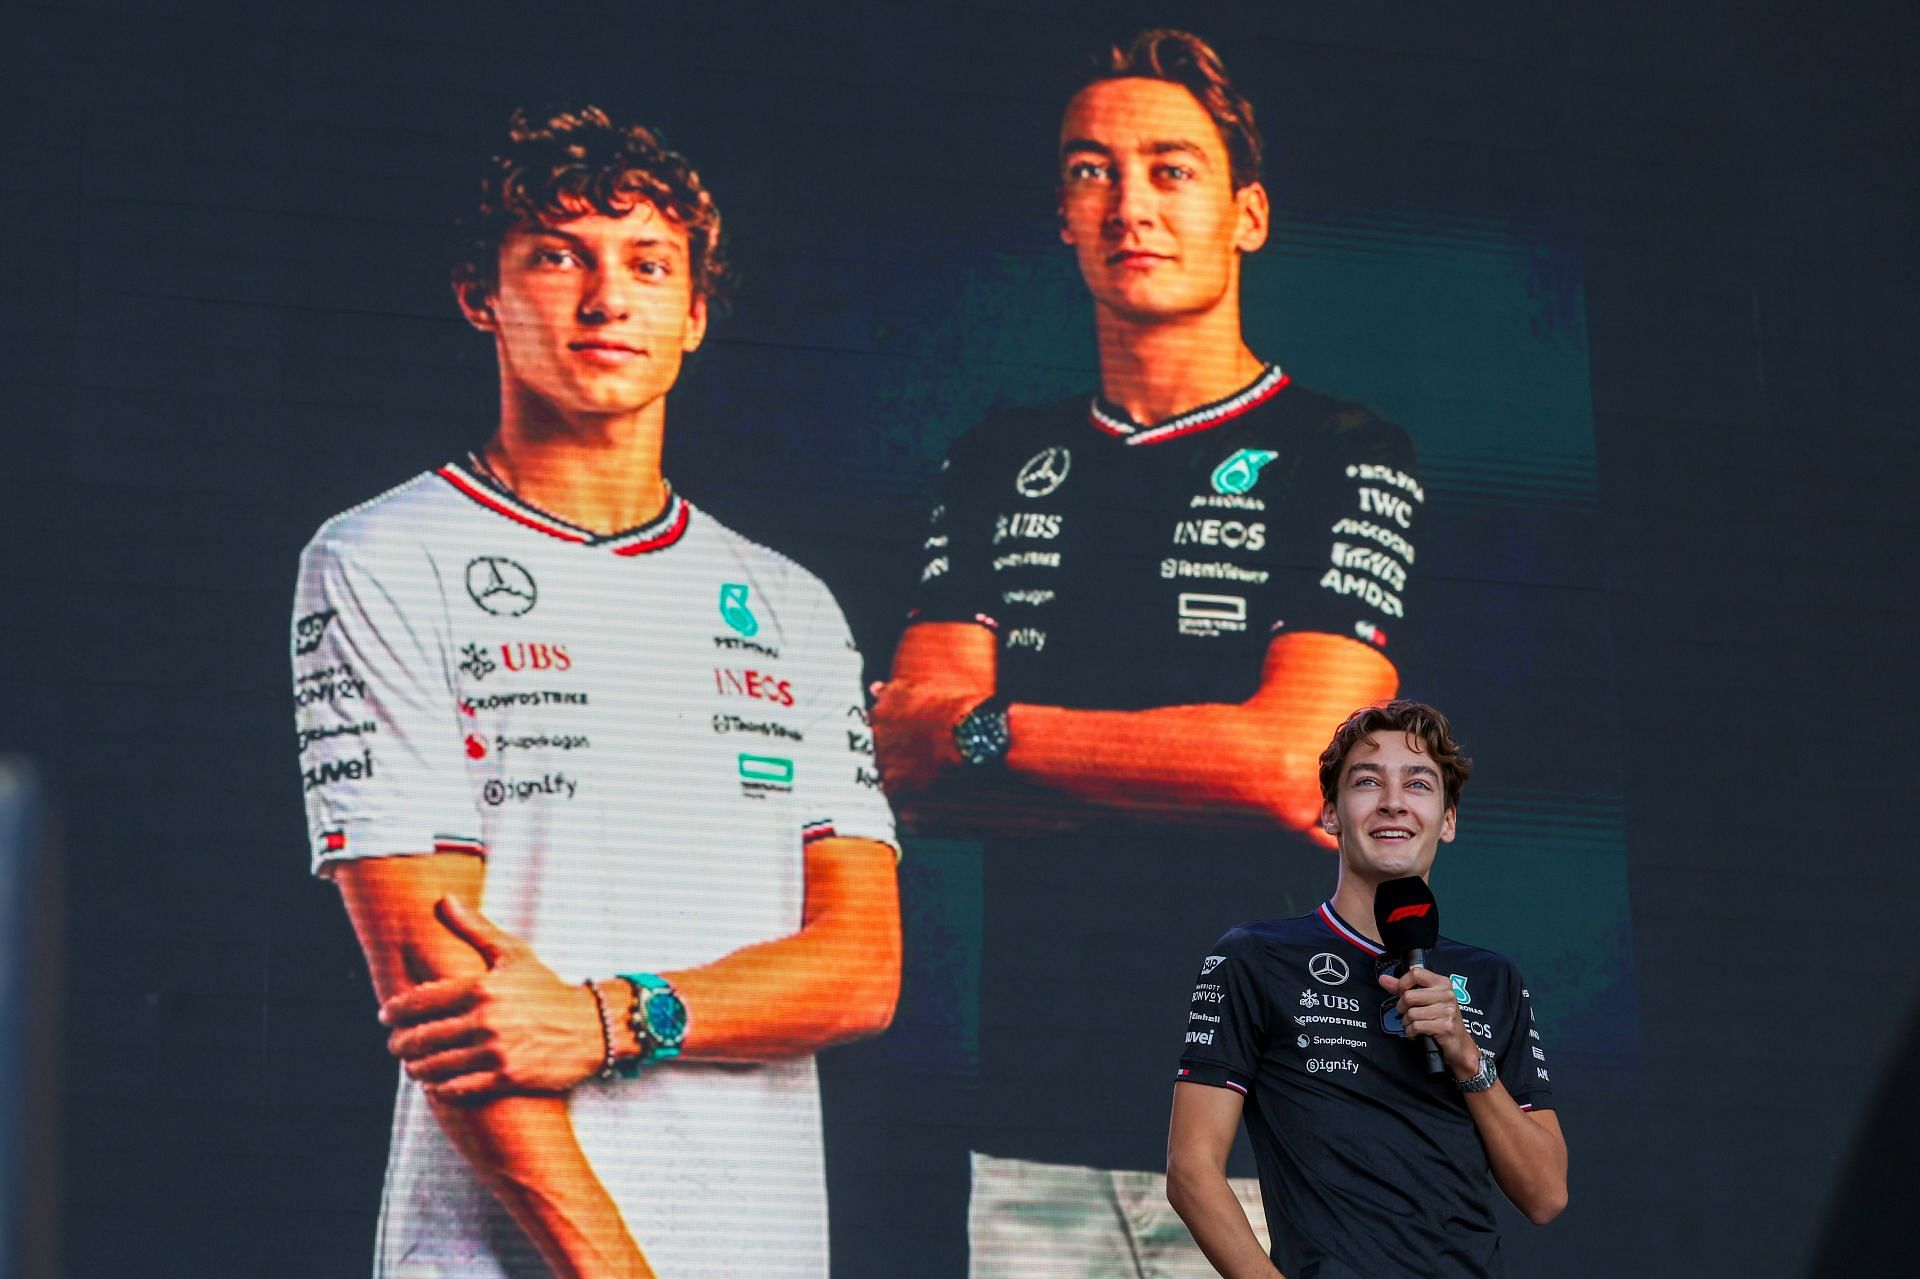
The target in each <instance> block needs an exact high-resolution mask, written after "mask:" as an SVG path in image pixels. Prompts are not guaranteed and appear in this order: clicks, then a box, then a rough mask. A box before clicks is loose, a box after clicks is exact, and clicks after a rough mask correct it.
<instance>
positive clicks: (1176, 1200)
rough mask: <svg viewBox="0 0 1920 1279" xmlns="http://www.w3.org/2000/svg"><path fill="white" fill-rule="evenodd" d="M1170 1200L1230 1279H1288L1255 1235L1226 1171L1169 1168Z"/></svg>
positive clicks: (1190, 1166)
mask: <svg viewBox="0 0 1920 1279" xmlns="http://www.w3.org/2000/svg"><path fill="white" fill-rule="evenodd" d="M1167 1201H1168V1202H1169V1203H1171V1204H1172V1205H1173V1210H1174V1211H1175V1212H1177V1213H1179V1214H1180V1220H1182V1221H1184V1222H1186V1223H1187V1229H1188V1230H1191V1231H1192V1232H1193V1238H1194V1242H1195V1243H1198V1244H1199V1245H1200V1251H1201V1252H1203V1253H1205V1254H1206V1257H1207V1260H1208V1261H1209V1262H1211V1263H1212V1265H1213V1268H1214V1269H1215V1270H1217V1271H1219V1272H1220V1273H1221V1274H1222V1275H1224V1276H1225V1277H1226V1279H1283V1277H1282V1276H1281V1275H1280V1271H1279V1269H1278V1268H1276V1267H1275V1266H1274V1264H1273V1261H1272V1260H1271V1259H1270V1258H1269V1257H1268V1256H1267V1252H1266V1249H1264V1248H1262V1247H1261V1246H1260V1240H1259V1238H1258V1236H1256V1235H1255V1234H1254V1233H1253V1226H1252V1225H1251V1224H1250V1223H1249V1222H1248V1221H1247V1214H1246V1210H1245V1209H1243V1208H1242V1207H1241V1206H1240V1200H1239V1198H1238V1197H1237V1196H1236V1195H1235V1194H1234V1193H1233V1187H1232V1186H1231V1185H1229V1184H1228V1183H1227V1175H1226V1172H1225V1170H1224V1169H1220V1168H1214V1167H1211V1166H1206V1165H1193V1164H1182V1163H1178V1162H1175V1163H1170V1164H1169V1165H1168V1167H1167Z"/></svg>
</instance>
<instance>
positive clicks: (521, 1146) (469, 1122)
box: [335, 855, 653, 1279]
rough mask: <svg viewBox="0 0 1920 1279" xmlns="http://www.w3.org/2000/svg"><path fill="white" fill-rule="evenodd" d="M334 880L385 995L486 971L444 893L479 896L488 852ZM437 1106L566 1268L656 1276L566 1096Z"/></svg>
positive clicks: (533, 1235)
mask: <svg viewBox="0 0 1920 1279" xmlns="http://www.w3.org/2000/svg"><path fill="white" fill-rule="evenodd" d="M335 879H336V881H337V883H338V884H339V887H340V892H341V897H342V899H343V900H344V902H345V904H346V907H347V913H348V916H349V917H350V918H351V919H352V921H353V926H354V931H355V933H356V934H357V935H358V937H359V939H360V944H361V948H362V949H363V950H364V951H365V953H366V956H367V962H368V967H369V969H370V970H371V973H372V976H373V983H374V989H375V991H376V993H377V994H378V995H379V996H380V997H381V998H382V999H383V1000H386V999H391V998H392V997H393V996H395V995H398V994H400V993H401V992H402V991H405V990H407V989H409V988H411V987H414V986H416V985H419V984H421V983H423V982H430V981H434V980H438V979H445V978H455V977H467V976H473V975H476V974H478V973H482V972H484V971H485V970H486V963H485V961H484V960H483V959H482V958H481V957H480V955H479V954H478V953H477V952H476V951H475V950H474V949H473V948H472V947H470V946H469V945H467V944H466V943H465V942H463V941H461V940H460V939H459V938H458V937H456V936H455V935H454V934H453V933H452V932H451V931H449V930H448V929H447V927H446V926H445V925H443V924H442V923H441V921H440V919H439V917H438V915H437V913H436V903H437V902H438V901H439V900H440V899H441V897H442V896H451V897H455V898H458V899H459V900H462V901H465V902H469V903H471V902H475V901H477V900H478V899H479V896H480V885H481V866H480V863H479V860H478V859H477V858H472V857H465V856H453V857H449V856H446V855H436V856H432V857H424V856H423V857H417V858H412V857H410V858H387V859H380V860H378V861H368V862H360V863H352V864H349V865H348V866H345V867H343V868H342V869H341V870H340V871H339V872H338V873H337V874H336V876H335ZM429 1103H430V1104H431V1105H432V1107H433V1111H434V1116H435V1118H436V1119H437V1120H438V1121H439V1123H440V1126H441V1129H442V1130H443V1131H444V1132H446V1134H447V1136H448V1138H449V1140H451V1141H452V1142H453V1144H454V1146H455V1148H456V1149H458V1150H459V1151H460V1153H461V1154H462V1155H463V1156H464V1157H465V1158H466V1160H467V1161H468V1163H469V1164H470V1165H471V1166H472V1167H473V1169H474V1172H475V1174H476V1175H477V1176H479V1177H480V1179H481V1180H482V1182H484V1183H485V1184H486V1186H487V1188H488V1189H489V1190H490V1191H491V1192H492V1193H493V1195H494V1196H495V1198H497V1199H498V1200H499V1201H500V1203H501V1206H502V1207H504V1208H506V1210H507V1211H508V1213H510V1214H511V1215H512V1217H513V1219H514V1221H515V1222H517V1223H518V1224H519V1225H520V1228H521V1229H522V1230H524V1231H525V1232H526V1234H527V1237H528V1238H529V1239H530V1240H531V1241H532V1243H533V1244H534V1246H535V1247H536V1248H538V1249H539V1251H540V1255H541V1256H542V1257H544V1258H545V1259H546V1261H547V1264H548V1265H549V1266H550V1267H551V1268H552V1269H553V1270H554V1272H555V1273H556V1274H559V1275H562V1276H569V1277H571V1276H576V1275H577V1276H602V1275H610V1276H618V1277H619V1279H629V1277H630V1276H647V1275H651V1274H652V1273H653V1272H652V1271H651V1270H649V1269H648V1267H647V1263H646V1260H645V1258H644V1257H643V1256H642V1254H641V1252H640V1249H639V1247H638V1246H637V1245H636V1244H635V1243H634V1241H633V1239H632V1238H631V1237H630V1236H629V1235H628V1234H627V1230H626V1225H625V1223H624V1222H623V1221H622V1219H621V1217H620V1212H619V1209H618V1208H617V1207H616V1206H615V1205H614V1203H613V1201H612V1199H611V1198H610V1197H609V1196H608V1195H607V1192H606V1189H605V1187H603V1186H602V1185H601V1184H600V1181H599V1179H598V1178H597V1177H596V1176H595V1175H594V1172H593V1169H592V1167H591V1166H590V1165H589V1164H588V1163H587V1160H586V1156H585V1155H584V1154H583V1153H582V1152H581V1150H580V1144H579V1141H578V1140H577V1139H576V1137H575V1135H574V1131H573V1122H572V1120H571V1118H570V1117H569V1115H568V1113H567V1103H566V1100H565V1098H563V1097H557V1096H544V1097H536V1096H502V1097H498V1098H494V1099H490V1100H486V1101H481V1102H472V1103H447V1102H442V1101H438V1100H434V1099H432V1098H429Z"/></svg>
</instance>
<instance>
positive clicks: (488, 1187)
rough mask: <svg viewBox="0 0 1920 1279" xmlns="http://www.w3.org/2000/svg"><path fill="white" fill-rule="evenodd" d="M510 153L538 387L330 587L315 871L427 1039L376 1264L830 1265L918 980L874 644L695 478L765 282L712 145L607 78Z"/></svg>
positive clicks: (504, 208) (304, 693)
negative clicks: (853, 1105)
mask: <svg viewBox="0 0 1920 1279" xmlns="http://www.w3.org/2000/svg"><path fill="white" fill-rule="evenodd" d="M483 190H484V193H485V194H484V198H483V201H482V204H481V207H480V210H479V215H478V217H477V218H476V220H475V223H474V227H473V230H474V236H473V240H472V243H471V244H470V246H469V251H468V253H467V256H466V257H465V259H464V260H463V261H462V262H461V263H460V264H459V265H458V267H457V269H456V271H455V277H454V291H455V295H456V298H457V301H458V303H459V306H460V310H461V312H462V314H463V315H464V316H465V317H466V319H467V321H468V322H469V323H470V324H472V325H473V327H474V328H475V329H477V330H479V331H480V332H482V333H484V334H486V335H488V337H490V338H491V339H492V343H493V347H494V351H495V354H496V356H497V358H498V362H499V371H500V415H499V420H498V423H497V425H496V427H495V429H494V431H493V433H492V434H491V436H490V437H489V438H488V439H487V440H486V442H485V443H484V444H483V445H482V446H481V447H480V448H479V449H478V450H477V451H475V452H474V453H472V454H471V455H469V456H468V457H467V458H465V459H464V460H462V461H457V462H452V463H449V464H448V465H446V466H443V467H441V468H439V469H438V470H436V471H432V472H429V473H428V474H425V475H422V476H420V477H419V478H417V479H415V480H413V481H411V482H410V483H407V484H405V485H403V486H401V487H400V488H398V489H395V490H394V491H392V492H390V493H388V494H386V495H384V496H382V497H379V498H376V499H374V500H373V501H371V502H368V503H366V504H363V505H361V506H358V507H355V508H354V509H353V510H351V511H349V512H347V513H346V514H344V515H341V516H339V517H337V518H335V519H333V520H331V521H329V522H328V523H327V524H326V525H325V526H324V527H323V528H322V529H321V530H320V532H319V533H318V534H317V535H316V536H315V537H314V539H313V541H312V542H311V543H310V544H309V546H308V547H307V549H306V552H305V554H304V555H303V556H302V559H301V569H300V581H299V586H298V596H297V603H296V618H297V620H296V623H295V628H294V640H293V662H294V689H295V696H294V701H295V707H296V713H297V716H298V720H299V740H300V745H301V751H302V757H303V758H302V765H303V768H304V770H305V771H304V780H305V789H306V806H307V822H308V830H309V835H310V838H311V842H312V856H313V866H314V869H315V871H316V872H317V873H318V874H320V875H323V876H325V877H328V878H330V879H331V880H332V881H333V882H334V883H335V884H336V885H337V886H338V888H339V890H340V893H341V896H342V898H343V899H344V900H345V903H346V907H347V910H348V912H349V914H350V916H351V918H352V921H353V926H354V929H355V931H356V932H357V934H358V936H359V938H360V941H361V944H362V946H363V947H364V949H365V951H366V956H367V961H368V964H369V967H370V969H371V972H372V976H373V982H374V986H375V988H376V989H377V991H378V993H379V994H380V996H381V998H382V999H383V1001H384V1003H383V1005H382V1009H381V1020H382V1022H383V1023H385V1024H386V1025H387V1026H388V1027H389V1028H390V1030H391V1037H390V1040H389V1047H390V1048H391V1050H392V1051H393V1052H394V1054H395V1055H396V1056H398V1057H400V1058H401V1059H402V1061H403V1062H404V1063H405V1077H403V1078H402V1080H401V1081H400V1091H399V1097H398V1100H397V1102H396V1113H395V1117H394V1125H393V1148H392V1153H391V1156H390V1159H389V1163H388V1167H387V1182H386V1192H385V1197H384V1201H383V1204H382V1210H381V1224H380V1236H379V1241H378V1244H377V1247H376V1262H375V1273H376V1274H378V1275H382V1276H395V1277H396V1279H399V1277H401V1276H406V1277H409V1279H411V1277H414V1276H448V1277H450V1276H454V1275H459V1276H461V1277H462V1279H473V1277H486V1279H507V1277H508V1276H511V1277H513V1279H520V1277H522V1276H535V1275H546V1274H549V1273H553V1274H558V1275H562V1276H589V1275H591V1276H620V1277H622V1279H625V1277H628V1276H636V1275H647V1274H651V1273H653V1271H652V1270H651V1269H650V1264H657V1265H658V1266H659V1267H660V1272H661V1273H663V1274H670V1275H675V1276H695V1275H702V1276H712V1277H714V1279H720V1277H723V1276H724V1277H728V1279H731V1277H732V1276H739V1275H771V1274H779V1275H802V1276H814V1277H815V1279H824V1276H825V1275H826V1273H827V1217H826V1190H825V1182H824V1173H823V1158H822V1150H821V1126H820V1103H819V1090H818V1085H817V1082H816V1075H815V1069H814V1053H815V1051H816V1050H818V1049H819V1048H821V1047H823V1046H825V1045H828V1044H832V1043H836V1042H840V1041H843V1040H847V1039H852V1038H856V1037H859V1036H861V1035H868V1034H873V1033H876V1032H877V1031H879V1030H881V1029H883V1028H884V1027H885V1026H886V1025H887V1024H888V1021H889V1020H890V1018H891V1016H892V1010H893V1006H894V1002H895V999H896V997H897V994H898V990H899V972H900V939H899V905H898V895H897V890H896V887H895V878H894V862H895V854H894V849H893V847H892V846H891V841H892V839H893V827H892V818H891V814H890V813H889V811H888V808H887V805H886V802H885V800H884V799H882V798H881V796H880V795H879V793H878V792H877V791H876V790H875V789H874V788H873V787H872V785H871V784H870V783H865V782H863V781H862V780H861V779H862V778H863V777H866V776H867V775H868V774H869V771H870V770H869V769H868V768H867V767H865V766H866V765H868V764H869V763H870V760H869V758H868V756H866V755H865V754H862V753H860V752H859V751H858V750H857V749H856V742H857V741H858V737H859V735H857V734H854V733H850V732H848V731H847V726H848V725H849V724H853V723H856V722H857V721H858V720H859V719H860V718H862V717H863V716H864V715H865V705H864V699H863V697H862V695H861V691H860V656H859V654H858V653H857V652H856V651H855V650H854V647H853V643H852V640H851V639H850V637H849V635H848V631H847V627H846V624H845V622H844V620H843V619H842V617H841V614H840V610H839V608H838V606H837V605H836V604H835V602H834V600H833V597H832V596H831V595H830V594H829V593H828V591H827V589H826V587H825V586H823V585H822V584H821V583H820V582H819V580H818V579H816V578H814V577H813V576H812V575H810V574H808V573H807V572H805V571H804V570H803V569H801V568H799V567H798V566H797V565H795V564H793V563H792V562H790V561H788V560H786V559H784V558H782V557H781V556H779V555H777V554H775V553H774V552H772V551H769V550H767V549H765V548H764V547H761V546H758V545H755V544H754V543H752V542H749V541H748V540H746V539H745V538H743V537H741V536H739V535H738V534H736V533H733V532H732V531H730V530H728V529H727V528H725V527H723V526H722V525H720V524H719V523H718V522H717V521H715V520H714V519H713V518H712V517H711V516H708V515H706V514H705V513H704V512H702V511H700V510H699V509H697V508H696V507H695V506H693V504H691V503H690V502H688V501H687V500H686V499H685V498H684V497H682V496H681V495H680V494H678V493H676V492H675V491H674V490H673V489H672V487H671V486H670V485H669V484H668V482H667V480H666V478H665V476H664V475H663V474H662V473H661V445H662V440H663V438H664V432H665V429H666V397H667V394H668V392H669V390H670V389H671V388H672V387H673V385H674V383H675V381H676V380H677V378H678V377H679V374H680V370H681V365H682V362H683V361H684V360H685V359H686V357H687V355H688V354H690V353H691V352H693V351H694V350H695V349H696V348H697V347H698V346H699V345H700V343H701V341H702V340H703V339H704V337H705V335H706V330H707V322H708V319H709V316H710V314H711V310H712V308H713V305H714V303H715V301H716V298H717V296H718V293H719V290H720V288H721V286H722V284H723V283H724V280H725V269H724V264H723V261H722V258H721V256H720V243H719V239H720V217H719V213H718V211H717V210H716V209H715V207H714V204H713V200H712V198H711V197H710V196H709V195H708V193H707V191H706V189H705V188H704V186H703V185H702V184H701V182H700V179H699V176H698V175H697V174H696V173H695V172H694V170H693V169H692V168H691V167H690V166H689V165H688V163H687V162H686V160H685V159H684V158H682V157H681V156H679V155H678V154H676V153H674V152H672V151H669V150H666V149H665V148H664V147H662V146H661V145H660V143H659V142H658V140H657V139H656V138H655V137H654V136H653V135H652V134H651V133H649V132H648V131H647V130H646V129H644V128H641V127H638V126H628V127H624V128H623V127H616V126H615V125H614V124H612V123H611V122H610V121H609V119H608V118H607V117H606V115H605V114H603V113H602V112H600V111H598V110H595V109H592V108H588V109H584V110H580V111H577V112H570V113H562V114H556V115H551V116H541V117H534V116H529V115H526V114H519V115H516V116H515V117H514V120H513V123H512V126H511V131H510V136H509V139H508V144H507V146H506V147H505V149H504V150H503V151H502V153H501V154H500V155H499V156H497V157H496V158H495V160H494V162H493V164H492V165H491V166H490V168H489V170H488V172H487V174H486V177H485V180H484V182H483ZM483 911H484V913H482V912H483Z"/></svg>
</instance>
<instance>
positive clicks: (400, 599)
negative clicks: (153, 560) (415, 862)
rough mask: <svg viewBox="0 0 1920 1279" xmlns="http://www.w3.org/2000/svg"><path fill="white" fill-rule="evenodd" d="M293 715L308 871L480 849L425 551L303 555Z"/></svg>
mask: <svg viewBox="0 0 1920 1279" xmlns="http://www.w3.org/2000/svg"><path fill="white" fill-rule="evenodd" d="M292 649H293V653H292V655H293V709H294V725H295V729H296V732H297V739H298V743H299V755H300V785H301V789H302V791H303V793H304V796H305V801H306V810H307V835H308V839H309V841H310V844H311V847H312V853H313V869H314V872H315V873H316V874H320V873H324V871H325V868H326V866H327V865H328V864H329V863H333V862H338V861H343V860H351V859H354V858H361V857H383V856H402V855H407V854H417V853H427V852H434V851H441V852H472V853H479V852H483V851H484V847H483V844H482V831H481V822H480V815H479V810H478V808H477V807H476V805H475V803H474V798H473V790H472V787H471V785H470V784H469V782H468V780H467V774H466V765H465V760H464V757H463V755H462V752H461V732H460V727H459V710H458V700H457V693H456V691H455V688H454V684H453V678H452V674H451V670H450V668H449V663H448V652H449V645H448V640H447V629H446V609H445V607H444V604H443V602H442V600H441V598H440V591H439V586H438V582H437V579H436V578H435V575H434V573H433V571H432V565H431V563H430V562H429V561H428V560H427V557H426V555H425V552H424V551H420V550H418V549H414V550H411V551H409V552H408V553H407V554H405V555H394V556H383V557H379V559H378V566H377V567H369V566H368V565H366V564H363V563H361V562H359V561H358V560H357V559H356V558H354V557H353V555H352V554H351V553H350V552H349V551H347V550H346V549H344V548H341V547H339V546H336V545H333V544H330V543H328V542H327V541H324V540H316V541H315V542H314V543H313V544H312V545H310V546H309V547H308V548H307V550H306V551H305V553H304V554H302V556H301V557H300V580H299V584H298V586H297V587H296V589H295V597H294V622H293V642H292Z"/></svg>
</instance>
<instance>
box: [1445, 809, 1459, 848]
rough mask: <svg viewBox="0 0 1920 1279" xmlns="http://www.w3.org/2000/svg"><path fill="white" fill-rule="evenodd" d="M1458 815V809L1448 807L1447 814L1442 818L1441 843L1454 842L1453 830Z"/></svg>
mask: <svg viewBox="0 0 1920 1279" xmlns="http://www.w3.org/2000/svg"><path fill="white" fill-rule="evenodd" d="M1458 817H1459V810H1458V809H1455V808H1448V809H1447V811H1446V815H1445V816H1443V817H1442V818H1441V819H1440V842H1441V843H1443V844H1451V843H1452V842H1453V831H1454V826H1455V822H1456V819H1457V818H1458Z"/></svg>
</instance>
